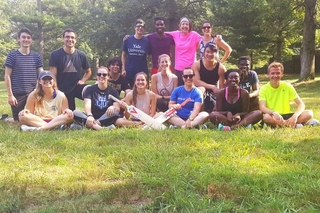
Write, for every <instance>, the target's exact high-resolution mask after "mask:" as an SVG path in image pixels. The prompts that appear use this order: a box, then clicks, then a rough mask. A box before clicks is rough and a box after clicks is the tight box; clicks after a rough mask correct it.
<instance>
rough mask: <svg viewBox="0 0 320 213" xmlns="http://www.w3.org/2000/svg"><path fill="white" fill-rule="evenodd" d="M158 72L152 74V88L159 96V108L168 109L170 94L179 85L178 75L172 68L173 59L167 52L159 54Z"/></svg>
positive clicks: (161, 109)
mask: <svg viewBox="0 0 320 213" xmlns="http://www.w3.org/2000/svg"><path fill="white" fill-rule="evenodd" d="M158 66H159V70H158V73H156V74H153V75H152V76H151V89H152V92H154V93H155V94H156V96H157V109H158V110H159V111H161V112H165V111H167V110H168V104H169V100H170V95H171V93H172V91H173V89H174V88H176V87H177V86H178V77H177V76H176V75H175V74H173V73H172V72H171V70H170V66H171V60H170V56H169V55H167V54H162V55H160V56H159V60H158Z"/></svg>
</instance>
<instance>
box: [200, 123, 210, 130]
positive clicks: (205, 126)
mask: <svg viewBox="0 0 320 213" xmlns="http://www.w3.org/2000/svg"><path fill="white" fill-rule="evenodd" d="M200 129H208V127H207V125H205V124H202V126H201V127H200Z"/></svg>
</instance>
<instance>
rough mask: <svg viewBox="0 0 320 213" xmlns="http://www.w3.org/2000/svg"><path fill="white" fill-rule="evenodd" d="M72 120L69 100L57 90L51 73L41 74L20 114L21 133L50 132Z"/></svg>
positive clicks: (43, 72)
mask: <svg viewBox="0 0 320 213" xmlns="http://www.w3.org/2000/svg"><path fill="white" fill-rule="evenodd" d="M72 120H73V113H72V111H71V110H70V109H69V108H68V100H67V98H66V96H65V95H64V93H63V92H61V91H59V90H58V89H57V85H56V81H55V79H54V76H53V74H52V73H51V72H50V71H42V72H40V74H39V77H38V82H37V86H36V89H35V90H34V91H33V92H31V93H30V95H29V96H28V99H27V103H26V108H25V109H24V110H22V111H20V112H19V121H20V123H21V124H22V125H21V127H20V129H21V131H39V130H50V129H54V128H56V127H58V126H60V125H63V124H69V123H71V122H72Z"/></svg>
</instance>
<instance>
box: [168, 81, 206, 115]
mask: <svg viewBox="0 0 320 213" xmlns="http://www.w3.org/2000/svg"><path fill="white" fill-rule="evenodd" d="M189 97H190V98H191V100H190V101H189V102H188V103H187V104H186V105H184V106H183V107H182V108H181V109H180V110H178V111H177V115H178V116H179V117H180V118H182V119H184V120H186V119H188V118H189V116H190V115H191V113H192V111H193V109H194V103H195V102H199V103H203V96H202V92H201V91H200V90H199V89H198V88H197V87H193V88H192V89H191V90H190V91H187V90H186V89H185V88H184V85H182V86H179V87H176V88H175V89H174V90H173V92H172V94H171V97H170V101H175V102H176V103H177V104H181V103H182V102H183V101H185V100H186V99H188V98H189Z"/></svg>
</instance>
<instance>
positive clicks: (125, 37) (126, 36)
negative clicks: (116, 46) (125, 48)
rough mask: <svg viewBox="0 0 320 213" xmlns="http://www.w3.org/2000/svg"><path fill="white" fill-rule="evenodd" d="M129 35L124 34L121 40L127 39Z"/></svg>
mask: <svg viewBox="0 0 320 213" xmlns="http://www.w3.org/2000/svg"><path fill="white" fill-rule="evenodd" d="M129 36H130V35H125V36H124V37H123V39H122V41H125V40H127V39H128V38H129Z"/></svg>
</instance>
